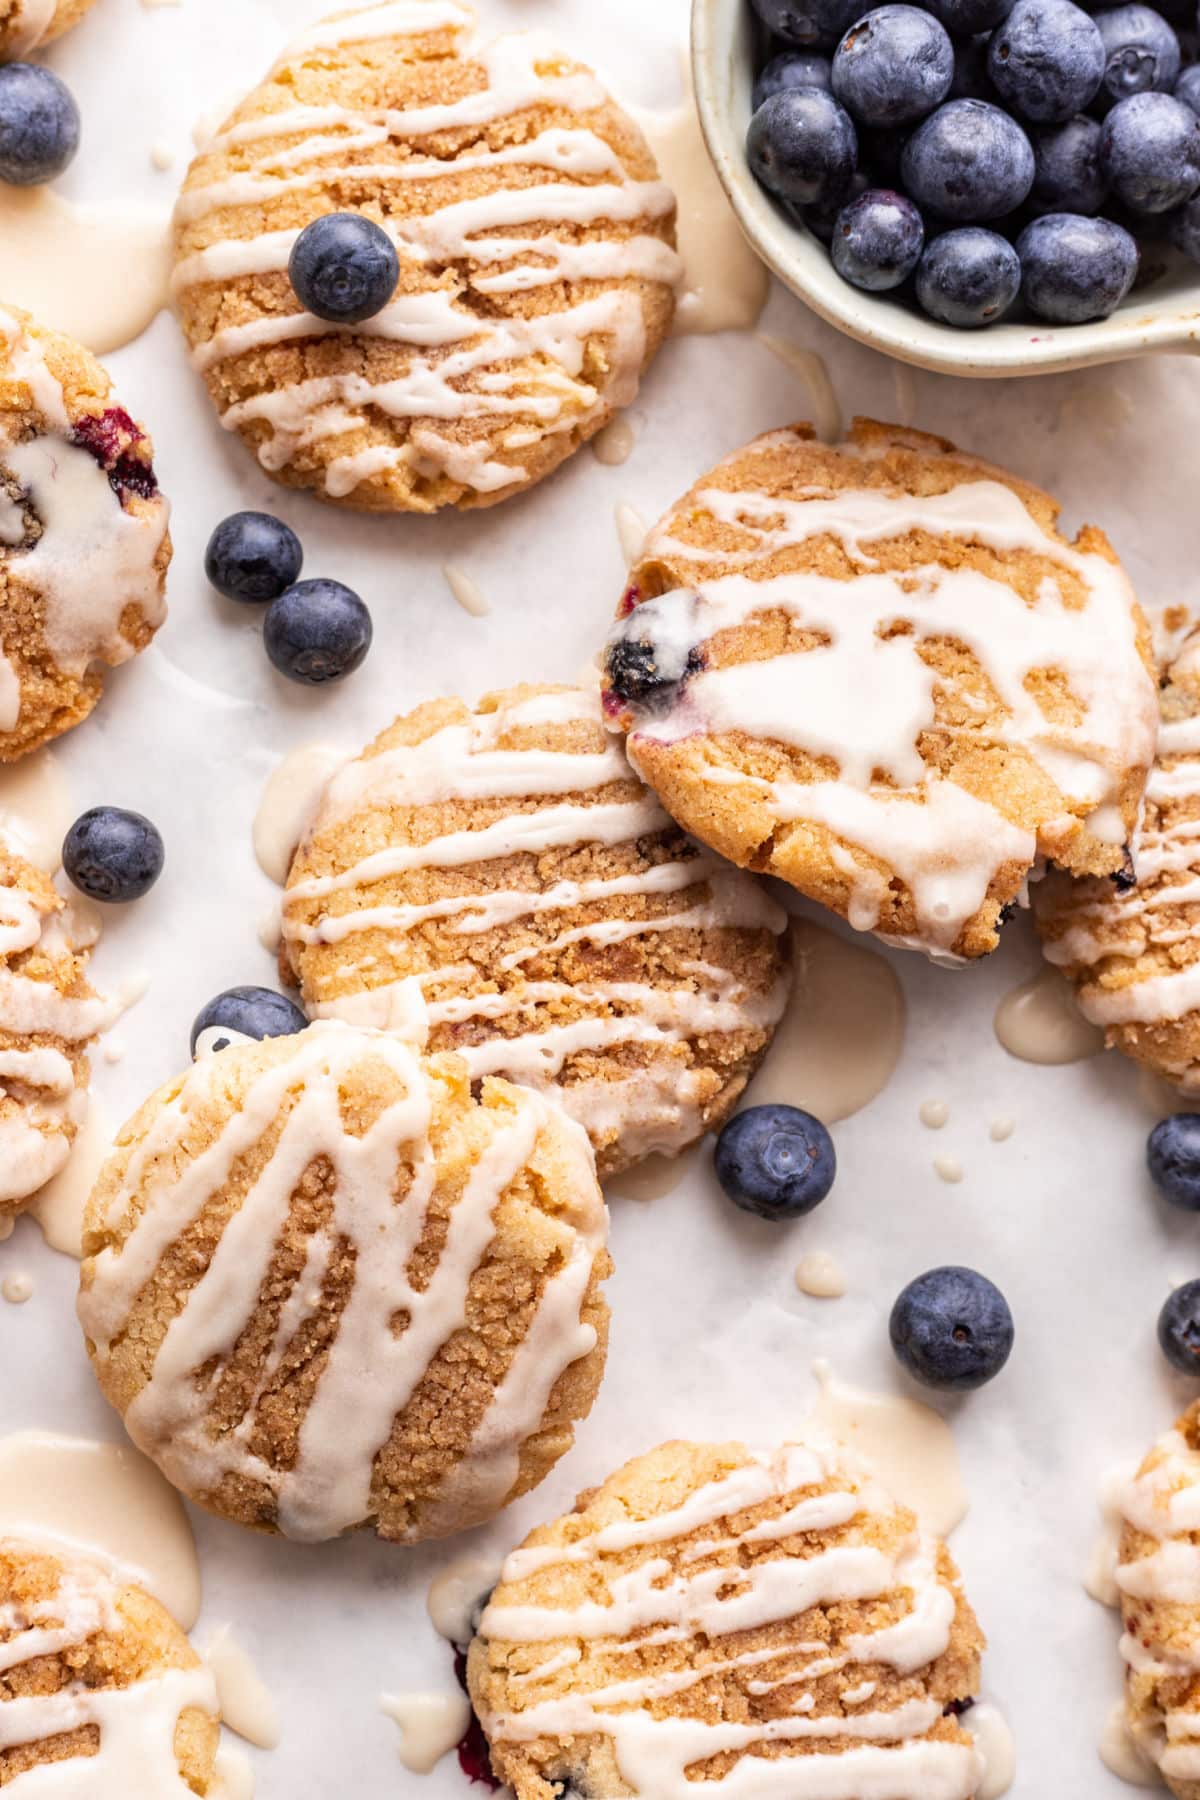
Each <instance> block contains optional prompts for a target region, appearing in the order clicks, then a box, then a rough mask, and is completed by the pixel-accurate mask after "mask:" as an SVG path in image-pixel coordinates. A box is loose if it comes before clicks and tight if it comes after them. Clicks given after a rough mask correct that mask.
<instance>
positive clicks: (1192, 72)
mask: <svg viewBox="0 0 1200 1800" xmlns="http://www.w3.org/2000/svg"><path fill="white" fill-rule="evenodd" d="M1175 98H1176V99H1177V100H1182V101H1183V103H1184V105H1185V106H1190V107H1191V109H1192V111H1193V112H1194V113H1200V63H1193V64H1192V66H1191V68H1190V69H1185V70H1184V71H1183V73H1182V75H1181V76H1180V77H1179V80H1178V81H1177V82H1176V83H1175Z"/></svg>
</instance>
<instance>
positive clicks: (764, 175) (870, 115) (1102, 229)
mask: <svg viewBox="0 0 1200 1800" xmlns="http://www.w3.org/2000/svg"><path fill="white" fill-rule="evenodd" d="M753 5H754V9H755V11H756V12H757V14H758V15H759V17H760V18H761V20H762V21H763V23H764V24H765V25H766V26H767V27H768V28H769V30H770V32H771V34H772V41H771V46H770V50H769V52H768V57H767V60H766V61H765V64H764V66H763V67H762V70H761V72H760V74H759V76H758V80H757V83H756V86H755V90H754V116H753V118H752V120H751V123H750V130H749V134H748V137H747V146H746V148H747V155H748V157H749V162H750V167H751V169H752V171H753V172H754V174H755V176H756V177H757V179H758V180H759V181H760V182H761V183H762V185H763V186H764V187H765V188H766V189H767V190H768V191H769V192H770V193H771V194H772V195H773V196H774V198H775V199H776V200H777V201H778V202H779V203H780V204H781V205H782V206H783V207H784V208H785V210H786V211H787V212H788V213H789V214H790V215H791V216H793V217H794V218H795V219H796V220H797V221H798V222H800V223H802V224H803V225H804V226H806V227H807V228H808V230H809V231H811V232H812V233H813V234H814V236H816V237H817V238H819V239H820V240H821V242H822V243H824V244H827V245H828V246H829V253H830V258H831V260H832V262H833V266H834V268H835V269H836V270H837V272H838V274H839V275H841V276H842V278H843V279H844V280H845V281H848V282H850V283H851V284H852V285H853V286H855V287H857V288H861V289H864V290H866V291H867V292H868V293H885V292H889V291H892V292H898V293H901V294H905V295H909V296H911V297H913V298H915V300H916V302H917V304H918V305H919V306H920V307H921V309H922V310H923V311H924V312H926V313H927V314H929V316H930V317H931V318H934V319H937V320H939V321H940V322H941V323H943V324H946V325H954V326H959V327H964V328H971V327H979V326H983V325H991V324H993V323H994V322H995V321H996V320H997V319H1001V318H1003V317H1004V316H1005V315H1006V314H1007V313H1009V312H1010V310H1011V309H1012V308H1013V307H1014V305H1015V304H1016V302H1017V300H1018V296H1020V299H1021V300H1022V301H1023V302H1024V304H1025V306H1026V307H1027V308H1028V311H1029V312H1030V313H1032V314H1034V315H1035V316H1036V317H1038V318H1040V319H1047V320H1050V321H1051V322H1053V323H1055V324H1081V323H1083V322H1085V321H1087V320H1089V319H1102V318H1107V317H1108V315H1109V314H1110V313H1111V312H1112V311H1113V310H1114V308H1115V307H1117V306H1119V305H1120V303H1121V301H1122V300H1123V299H1124V298H1125V296H1126V294H1127V293H1128V292H1129V290H1130V288H1131V287H1132V286H1133V285H1134V282H1135V280H1137V279H1138V274H1139V262H1140V260H1141V250H1140V243H1141V242H1142V241H1144V240H1150V239H1155V238H1162V239H1165V240H1167V241H1169V242H1170V243H1171V244H1172V245H1174V246H1175V248H1176V249H1178V250H1180V251H1182V252H1183V253H1184V254H1185V255H1186V256H1188V257H1190V258H1192V259H1193V260H1194V261H1198V262H1200V64H1198V63H1196V62H1195V60H1194V58H1195V56H1196V55H1197V54H1198V52H1197V50H1196V45H1195V39H1194V29H1195V15H1194V7H1193V0H1157V3H1156V5H1155V6H1154V7H1151V6H1147V5H1143V4H1140V0H1131V3H1130V4H1126V5H1120V6H1110V7H1105V8H1104V9H1103V10H1100V11H1096V12H1094V13H1092V12H1087V11H1085V10H1084V9H1083V7H1082V6H1077V5H1075V4H1074V3H1073V0H923V3H922V4H921V5H913V6H910V5H902V4H897V5H892V4H889V5H885V6H879V7H877V8H876V9H875V10H874V11H872V12H868V13H867V14H866V15H865V16H863V17H857V11H858V9H857V5H856V4H855V0H753ZM1185 63H1187V64H1189V65H1190V66H1186V67H1185V66H1184V65H1185ZM1149 272H1150V271H1149V269H1148V268H1147V269H1144V270H1143V271H1142V274H1143V279H1144V278H1146V276H1147V275H1148V274H1149Z"/></svg>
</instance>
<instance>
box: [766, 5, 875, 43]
mask: <svg viewBox="0 0 1200 1800" xmlns="http://www.w3.org/2000/svg"><path fill="white" fill-rule="evenodd" d="M753 5H754V10H755V12H756V13H757V14H758V16H759V18H760V19H761V20H762V22H763V24H764V25H766V26H767V28H768V29H769V30H770V31H773V32H774V34H775V36H776V37H777V38H780V39H781V40H782V41H783V43H785V44H787V45H788V46H789V47H790V48H791V49H793V50H832V49H833V46H834V45H835V44H836V43H837V41H838V39H839V38H840V37H841V35H842V33H843V31H845V29H846V27H847V25H849V23H850V21H851V20H852V19H853V18H854V16H855V12H856V11H857V0H753Z"/></svg>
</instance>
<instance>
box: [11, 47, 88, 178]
mask: <svg viewBox="0 0 1200 1800" xmlns="http://www.w3.org/2000/svg"><path fill="white" fill-rule="evenodd" d="M78 148H79V108H78V107H77V106H76V104H75V101H74V99H73V98H72V95H71V91H70V89H69V88H68V87H67V86H66V84H65V83H64V82H61V81H60V80H59V78H58V76H57V75H55V74H53V73H52V72H51V71H50V70H49V69H44V68H43V67H42V65H41V64H40V63H24V62H14V63H9V64H7V66H6V67H4V68H0V181H7V182H8V183H9V184H10V185H11V186H13V187H39V186H40V185H41V184H42V183H43V182H46V181H53V180H54V177H55V176H56V175H61V174H62V172H63V170H64V169H65V168H66V166H67V164H68V163H69V162H70V161H71V158H72V157H73V156H74V154H75V152H76V151H77V150H78Z"/></svg>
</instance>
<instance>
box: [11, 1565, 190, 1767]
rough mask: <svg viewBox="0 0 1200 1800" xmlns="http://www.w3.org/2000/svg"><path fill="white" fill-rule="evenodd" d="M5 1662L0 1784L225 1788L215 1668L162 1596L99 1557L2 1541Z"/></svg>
mask: <svg viewBox="0 0 1200 1800" xmlns="http://www.w3.org/2000/svg"><path fill="white" fill-rule="evenodd" d="M0 1667H2V1668H3V1675H2V1676H0V1788H5V1787H8V1786H10V1785H11V1786H12V1788H13V1793H14V1794H17V1793H21V1794H23V1793H24V1792H25V1788H26V1785H28V1788H29V1792H30V1793H31V1794H53V1795H61V1796H63V1800H67V1796H69V1795H75V1794H78V1795H95V1796H100V1795H110V1794H111V1795H116V1794H127V1795H130V1796H132V1795H134V1794H146V1795H149V1794H151V1793H153V1794H162V1795H166V1794H175V1793H178V1794H180V1795H190V1794H198V1795H211V1796H213V1800H216V1796H217V1795H218V1793H219V1792H223V1791H224V1790H223V1789H222V1788H221V1787H220V1783H219V1781H218V1779H217V1776H216V1774H215V1770H214V1764H215V1759H216V1754H217V1744H218V1740H219V1737H220V1727H219V1725H218V1722H217V1692H216V1684H215V1682H214V1681H213V1678H212V1675H211V1673H210V1671H209V1670H208V1669H206V1668H205V1667H204V1665H203V1663H202V1662H201V1661H200V1658H199V1657H198V1656H197V1655H196V1653H195V1651H194V1650H193V1649H192V1647H191V1645H190V1644H189V1643H188V1641H187V1639H186V1637H184V1635H183V1633H182V1631H180V1629H179V1627H178V1625H176V1623H175V1621H174V1620H173V1619H172V1618H171V1616H170V1614H169V1613H167V1612H166V1611H165V1610H164V1608H163V1607H161V1606H160V1605H159V1603H158V1601H157V1600H154V1599H152V1598H151V1597H150V1595H149V1594H147V1593H145V1592H144V1591H143V1590H142V1589H141V1588H139V1587H133V1586H130V1585H128V1584H126V1583H124V1582H121V1581H119V1580H118V1579H117V1578H116V1577H115V1576H113V1575H110V1574H109V1573H108V1571H107V1570H106V1569H104V1568H102V1567H101V1566H100V1565H99V1564H97V1563H93V1562H90V1561H86V1560H84V1559H83V1558H82V1557H66V1556H62V1555H59V1554H57V1553H51V1552H49V1551H47V1550H44V1549H42V1548H41V1547H40V1546H38V1545H34V1544H29V1543H25V1542H24V1541H18V1540H15V1539H11V1538H7V1539H3V1540H0ZM84 1763H86V1769H85V1768H82V1767H80V1766H79V1765H81V1764H84ZM72 1765H73V1766H72ZM36 1770H41V1771H42V1773H41V1776H39V1775H37V1774H36V1773H35V1771H36ZM50 1770H54V1773H53V1774H51V1773H49V1771H50ZM22 1776H25V1777H27V1783H25V1782H22V1780H21V1777H22Z"/></svg>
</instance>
